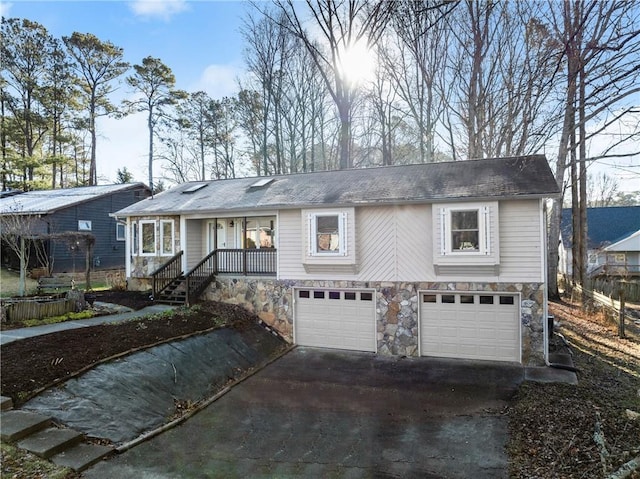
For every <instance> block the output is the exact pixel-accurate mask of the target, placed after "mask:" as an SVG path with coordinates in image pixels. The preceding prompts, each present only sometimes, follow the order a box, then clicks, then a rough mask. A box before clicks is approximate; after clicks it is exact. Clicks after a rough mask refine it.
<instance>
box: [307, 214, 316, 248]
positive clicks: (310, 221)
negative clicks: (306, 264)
mask: <svg viewBox="0 0 640 479" xmlns="http://www.w3.org/2000/svg"><path fill="white" fill-rule="evenodd" d="M314 223H315V216H314V215H313V214H311V213H309V215H308V216H307V227H308V232H309V234H308V238H309V244H308V246H309V256H313V249H314V246H315V242H316V240H315V229H316V228H315V225H314Z"/></svg>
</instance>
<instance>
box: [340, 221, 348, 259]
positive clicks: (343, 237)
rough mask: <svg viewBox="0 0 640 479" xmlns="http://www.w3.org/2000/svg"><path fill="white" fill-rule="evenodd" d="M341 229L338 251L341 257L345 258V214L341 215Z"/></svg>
mask: <svg viewBox="0 0 640 479" xmlns="http://www.w3.org/2000/svg"><path fill="white" fill-rule="evenodd" d="M341 218H342V225H341V226H342V227H341V228H340V250H341V251H342V256H347V213H344V212H343V213H342V215H341Z"/></svg>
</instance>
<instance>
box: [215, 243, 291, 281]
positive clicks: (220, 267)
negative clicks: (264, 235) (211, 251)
mask: <svg viewBox="0 0 640 479" xmlns="http://www.w3.org/2000/svg"><path fill="white" fill-rule="evenodd" d="M216 258H217V261H216V264H217V272H218V273H228V274H243V275H275V274H276V272H277V264H278V261H277V258H278V255H277V250H276V249H275V248H260V249H219V250H216Z"/></svg>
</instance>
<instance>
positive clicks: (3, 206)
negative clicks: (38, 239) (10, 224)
mask: <svg viewBox="0 0 640 479" xmlns="http://www.w3.org/2000/svg"><path fill="white" fill-rule="evenodd" d="M140 187H144V188H147V187H146V186H145V185H144V184H143V183H118V184H115V185H99V186H80V187H77V188H63V189H58V190H37V191H27V192H25V193H21V194H19V195H15V196H9V197H5V198H0V216H2V215H11V214H21V215H45V214H51V213H54V212H56V211H58V210H61V209H64V208H68V207H70V206H74V205H76V204H80V203H84V202H87V201H90V200H95V199H96V198H99V197H101V196H105V195H110V194H113V193H118V192H121V191H126V190H129V189H135V188H140Z"/></svg>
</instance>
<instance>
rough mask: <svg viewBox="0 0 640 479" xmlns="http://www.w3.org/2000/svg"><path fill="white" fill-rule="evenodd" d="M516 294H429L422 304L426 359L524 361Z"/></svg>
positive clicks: (421, 333) (422, 331)
mask: <svg viewBox="0 0 640 479" xmlns="http://www.w3.org/2000/svg"><path fill="white" fill-rule="evenodd" d="M518 315H519V308H518V301H517V300H516V297H515V296H514V295H512V294H511V295H509V294H500V293H495V294H485V293H467V292H465V293H453V294H452V293H447V294H440V293H438V294H433V293H427V294H425V295H423V296H422V300H421V303H420V348H421V354H422V355H424V356H441V357H451V358H467V359H489V360H499V361H517V362H519V361H520V322H519V318H518Z"/></svg>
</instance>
